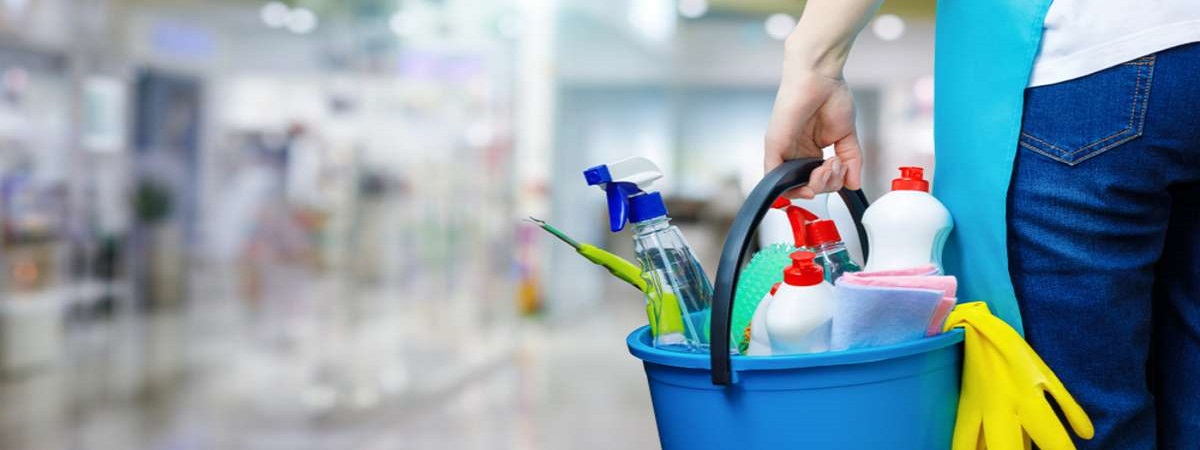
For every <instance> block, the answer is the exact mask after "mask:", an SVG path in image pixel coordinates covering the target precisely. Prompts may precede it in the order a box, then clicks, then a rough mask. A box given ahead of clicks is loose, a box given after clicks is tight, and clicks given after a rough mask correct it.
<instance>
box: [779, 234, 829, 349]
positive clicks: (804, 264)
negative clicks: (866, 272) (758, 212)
mask: <svg viewBox="0 0 1200 450" xmlns="http://www.w3.org/2000/svg"><path fill="white" fill-rule="evenodd" d="M815 257H816V255H815V254H813V253H812V252H804V251H800V252H795V253H792V266H791V267H788V268H787V270H785V271H784V272H783V284H782V285H780V286H779V290H778V291H776V292H775V295H774V296H772V297H771V303H770V305H768V307H767V309H766V311H764V318H765V321H766V332H767V337H768V339H769V341H770V345H771V355H774V356H779V355H794V354H799V353H819V352H825V351H829V339H830V333H831V332H832V330H833V327H832V325H833V302H834V293H833V286H832V285H830V284H829V283H827V282H826V281H825V273H824V271H823V270H821V266H819V265H817V264H816V263H815V262H813V258H815Z"/></svg>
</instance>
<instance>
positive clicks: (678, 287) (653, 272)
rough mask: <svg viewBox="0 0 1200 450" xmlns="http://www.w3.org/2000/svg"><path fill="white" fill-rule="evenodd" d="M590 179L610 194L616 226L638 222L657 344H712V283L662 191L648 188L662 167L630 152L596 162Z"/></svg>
mask: <svg viewBox="0 0 1200 450" xmlns="http://www.w3.org/2000/svg"><path fill="white" fill-rule="evenodd" d="M583 175H584V178H585V179H586V180H587V183H588V185H592V186H599V187H600V188H601V189H604V191H605V193H606V194H607V195H608V213H609V225H610V227H609V228H610V229H611V230H612V231H613V232H614V233H615V232H618V231H621V230H622V229H624V228H625V224H626V222H628V223H631V224H633V246H634V252H635V254H636V256H637V261H638V263H639V265H640V266H641V268H642V277H643V278H644V279H645V280H646V283H647V293H646V301H647V306H646V312H647V314H648V315H649V316H650V320H651V321H654V322H656V323H657V328H658V335H657V336H655V337H654V338H655V339H654V345H655V346H656V347H666V348H672V349H678V350H685V351H707V350H708V321H709V313H710V310H711V308H712V303H711V302H712V293H713V288H712V283H711V282H710V281H709V279H708V275H706V274H705V273H704V270H703V269H702V268H701V266H700V262H699V261H698V260H697V259H696V254H695V253H694V252H693V251H692V248H691V247H690V246H688V244H687V241H686V240H685V239H684V238H683V234H682V233H680V231H679V228H678V227H676V226H674V225H671V218H670V217H668V216H667V207H666V204H665V203H664V202H663V198H662V194H659V193H658V192H646V191H645V189H647V188H649V187H650V185H651V184H653V183H654V181H655V180H658V179H659V178H662V172H661V171H660V170H659V169H658V167H657V166H655V165H654V163H652V162H650V160H648V159H646V158H641V157H634V158H629V159H626V160H622V161H618V162H615V163H611V164H605V165H600V166H596V167H592V168H590V169H588V170H586V171H584V173H583Z"/></svg>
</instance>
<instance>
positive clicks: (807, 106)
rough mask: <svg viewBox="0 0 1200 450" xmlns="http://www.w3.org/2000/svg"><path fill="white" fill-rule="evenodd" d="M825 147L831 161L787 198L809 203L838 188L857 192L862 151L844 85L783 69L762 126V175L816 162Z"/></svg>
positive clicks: (838, 80)
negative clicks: (787, 163)
mask: <svg viewBox="0 0 1200 450" xmlns="http://www.w3.org/2000/svg"><path fill="white" fill-rule="evenodd" d="M830 145H832V146H834V151H835V153H836V156H835V157H833V158H830V159H829V160H826V161H825V164H824V165H822V166H821V167H820V168H817V169H816V170H814V171H813V172H812V175H811V177H810V178H809V181H808V185H806V186H803V187H800V188H798V189H795V190H792V191H790V192H788V194H787V195H788V196H789V197H801V198H813V196H814V195H816V194H819V193H822V192H834V191H837V190H838V189H841V188H842V186H843V185H844V186H846V187H848V188H850V189H858V188H859V187H861V181H860V180H861V169H862V152H861V150H860V148H859V144H858V134H857V132H856V130H855V128H854V96H853V95H852V94H851V93H850V88H849V87H847V86H846V81H845V80H843V79H841V78H840V77H834V76H828V75H824V74H821V73H818V72H816V71H814V70H810V69H807V68H803V67H797V68H794V69H792V68H789V67H788V66H787V65H785V67H784V76H783V82H782V83H781V84H780V86H779V93H778V94H777V95H776V97H775V109H774V111H773V112H772V113H771V123H770V125H768V126H767V137H766V154H765V157H764V164H765V169H766V171H768V172H769V171H770V170H771V169H774V168H775V167H776V166H778V165H780V164H782V163H783V162H784V161H787V160H792V159H798V158H821V157H822V152H821V149H823V148H825V147H828V146H830Z"/></svg>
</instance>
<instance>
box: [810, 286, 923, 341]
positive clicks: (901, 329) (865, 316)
mask: <svg viewBox="0 0 1200 450" xmlns="http://www.w3.org/2000/svg"><path fill="white" fill-rule="evenodd" d="M845 279H846V277H845V276H843V277H842V278H839V279H838V282H837V286H835V287H834V292H835V293H836V295H837V301H836V302H834V306H833V330H832V333H831V336H830V342H829V349H830V350H846V349H851V348H864V347H875V346H880V345H891V344H899V343H902V342H907V341H912V340H917V339H920V338H922V337H924V336H925V331H926V330H925V329H926V327H927V326H928V325H929V320H930V317H932V316H933V314H934V312H935V310H936V309H937V307H938V305H939V304H940V303H941V301H942V298H943V296H944V295H945V293H944V291H941V290H937V289H921V288H909V287H893V286H874V285H866V286H864V285H858V284H853V283H846V282H844V280H845Z"/></svg>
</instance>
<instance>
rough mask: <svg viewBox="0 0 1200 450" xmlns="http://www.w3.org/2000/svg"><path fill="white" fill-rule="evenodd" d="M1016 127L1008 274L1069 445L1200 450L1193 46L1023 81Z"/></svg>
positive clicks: (1198, 122)
mask: <svg viewBox="0 0 1200 450" xmlns="http://www.w3.org/2000/svg"><path fill="white" fill-rule="evenodd" d="M1021 128H1022V130H1021V138H1020V142H1019V144H1018V145H1019V146H1020V149H1019V150H1018V152H1017V157H1016V165H1015V168H1014V169H1013V178H1012V183H1011V186H1010V188H1009V196H1008V231H1009V233H1008V235H1009V238H1008V239H1009V241H1008V246H1009V256H1010V259H1009V270H1010V272H1011V275H1012V278H1013V284H1014V287H1015V288H1016V293H1017V299H1018V301H1019V302H1020V307H1021V314H1022V316H1023V317H1024V324H1025V331H1026V338H1027V339H1028V340H1029V342H1030V344H1031V345H1032V346H1033V347H1034V349H1036V350H1037V351H1038V353H1039V354H1041V355H1042V357H1043V358H1044V359H1045V360H1046V362H1047V363H1048V364H1049V365H1050V367H1051V368H1052V369H1054V371H1055V372H1056V373H1057V374H1058V375H1059V377H1060V378H1061V379H1062V380H1063V382H1064V383H1065V384H1066V386H1067V388H1068V389H1069V390H1070V391H1071V392H1072V393H1073V394H1074V395H1075V397H1076V399H1078V400H1079V401H1080V403H1081V404H1082V405H1083V407H1084V409H1085V410H1086V411H1087V412H1088V413H1089V415H1090V416H1091V418H1092V420H1093V422H1094V423H1095V425H1096V437H1095V438H1094V439H1093V440H1091V441H1077V444H1078V446H1079V448H1081V449H1120V450H1135V449H1153V448H1159V449H1197V448H1200V44H1189V45H1184V46H1180V47H1175V48H1172V49H1168V50H1164V51H1162V52H1159V53H1157V54H1154V55H1149V56H1145V57H1142V58H1139V59H1137V60H1134V61H1130V62H1127V63H1124V64H1121V65H1118V66H1114V67H1111V68H1109V69H1106V70H1104V71H1101V72H1099V73H1095V74H1092V75H1089V76H1086V77H1083V78H1079V79H1075V80H1072V81H1067V82H1064V83H1059V84H1054V85H1049V86H1041V87H1035V88H1030V89H1028V90H1026V92H1025V115H1024V119H1023V123H1022V127H1021Z"/></svg>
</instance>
